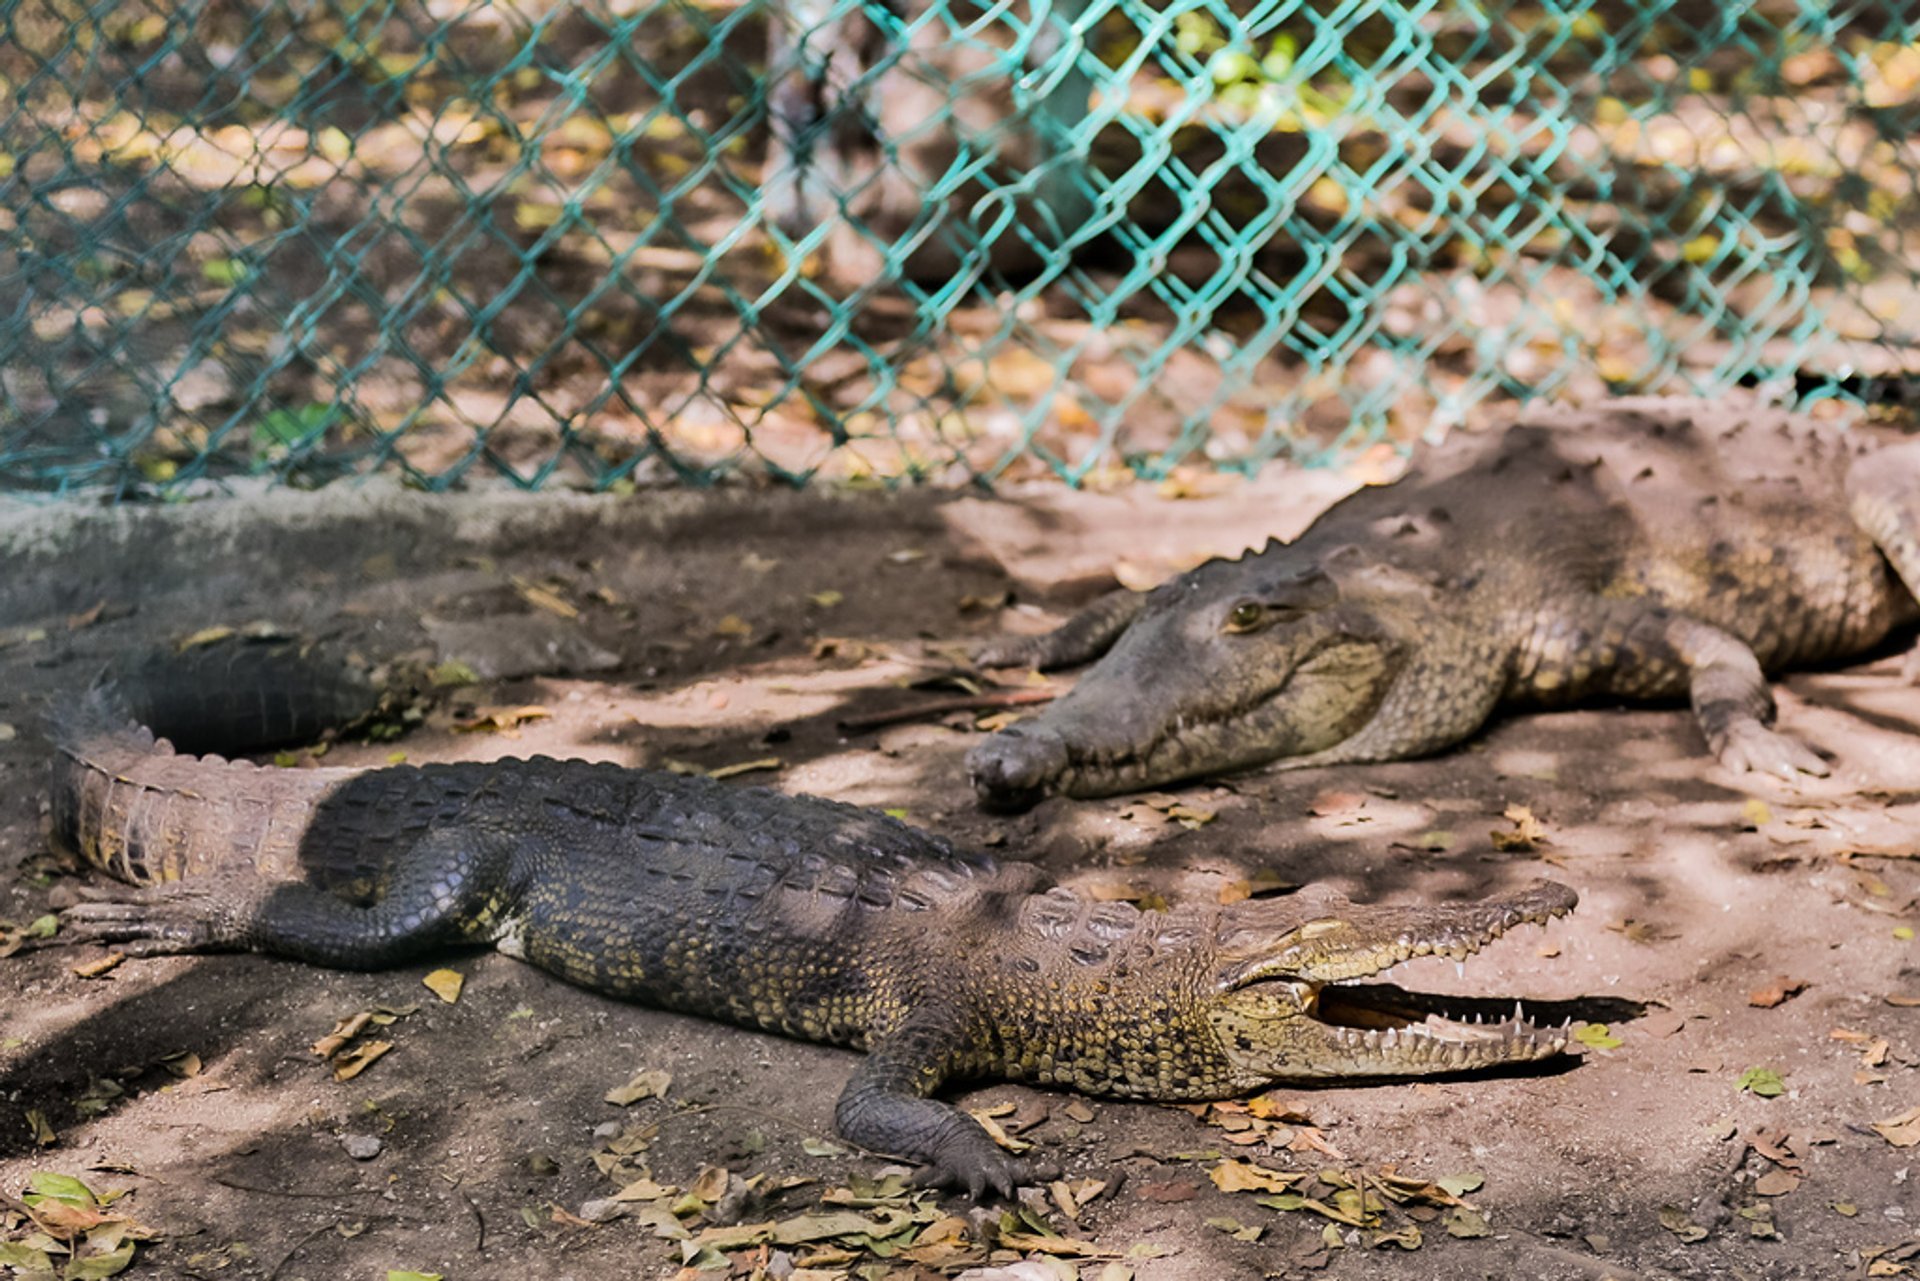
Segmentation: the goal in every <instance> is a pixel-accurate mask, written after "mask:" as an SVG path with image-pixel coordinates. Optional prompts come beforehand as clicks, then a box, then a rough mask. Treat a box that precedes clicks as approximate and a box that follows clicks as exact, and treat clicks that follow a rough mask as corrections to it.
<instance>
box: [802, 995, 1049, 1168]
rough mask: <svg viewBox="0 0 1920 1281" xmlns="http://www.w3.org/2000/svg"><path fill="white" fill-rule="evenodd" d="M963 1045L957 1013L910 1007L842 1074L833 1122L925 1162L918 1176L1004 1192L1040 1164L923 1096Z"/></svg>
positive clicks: (877, 1147) (882, 1148) (858, 1137)
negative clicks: (855, 1067) (1030, 1162)
mask: <svg viewBox="0 0 1920 1281" xmlns="http://www.w3.org/2000/svg"><path fill="white" fill-rule="evenodd" d="M968 1049H969V1043H968V1034H967V1031H966V1028H965V1024H964V1021H963V1019H962V1018H961V1017H960V1016H959V1015H958V1014H956V1013H953V1012H952V1011H950V1010H947V1009H943V1008H936V1007H927V1008H922V1009H920V1010H918V1011H916V1012H915V1013H914V1014H912V1015H910V1016H909V1017H908V1019H907V1021H906V1022H905V1023H904V1024H902V1025H901V1026H900V1027H899V1028H897V1029H896V1030H894V1031H893V1032H891V1033H889V1034H887V1035H886V1036H884V1037H883V1038H881V1039H880V1040H879V1041H878V1042H877V1043H876V1044H875V1045H874V1047H873V1049H872V1052H871V1053H870V1054H869V1055H868V1056H867V1059H866V1061H865V1062H864V1063H862V1064H861V1065H860V1070H859V1071H857V1072H855V1073H854V1074H853V1079H852V1080H850V1081H848V1082H847V1088H846V1089H845V1090H843V1091H842V1092H841V1094H840V1101H839V1103H838V1104H836V1105H835V1107H834V1110H833V1120H834V1125H835V1126H836V1127H837V1128H838V1129H839V1131H840V1134H841V1136H842V1137H844V1138H846V1139H847V1140H848V1141H849V1142H852V1143H857V1144H859V1145H860V1146H861V1147H863V1148H871V1149H873V1150H874V1151H876V1152H885V1153H888V1154H891V1155H893V1156H899V1157H905V1158H906V1159H908V1160H911V1161H917V1162H920V1163H921V1164H923V1165H925V1166H926V1167H927V1169H926V1170H925V1172H924V1173H923V1174H922V1176H921V1178H922V1181H923V1182H925V1183H928V1184H931V1185H933V1186H936V1187H953V1188H963V1189H965V1190H966V1192H967V1195H968V1196H970V1197H972V1198H973V1199H975V1200H978V1199H979V1198H980V1196H981V1194H982V1193H983V1192H985V1191H986V1190H987V1189H989V1188H991V1189H992V1190H993V1191H995V1192H997V1193H998V1194H1000V1195H1001V1196H1002V1197H1006V1198H1009V1199H1010V1198H1011V1197H1012V1196H1013V1193H1014V1189H1015V1188H1016V1187H1018V1186H1020V1185H1022V1184H1027V1183H1034V1182H1036V1181H1038V1179H1039V1177H1040V1172H1038V1171H1035V1170H1033V1169H1031V1168H1030V1167H1029V1166H1028V1165H1027V1163H1026V1162H1024V1161H1020V1160H1017V1159H1015V1158H1014V1157H1013V1156H1011V1155H1010V1154H1009V1153H1007V1152H1006V1151H1004V1150H1002V1149H1001V1148H1000V1147H999V1146H998V1145H996V1144H995V1143H994V1141H993V1140H992V1139H991V1138H989V1137H987V1132H986V1131H985V1130H984V1129H982V1128H981V1127H980V1123H979V1122H978V1121H975V1120H974V1119H973V1118H972V1117H970V1116H968V1115H967V1114H966V1113H964V1112H962V1111H961V1110H960V1109H959V1108H956V1107H954V1106H953V1105H952V1104H951V1103H942V1102H940V1101H939V1100H938V1099H934V1098H929V1097H928V1096H929V1095H931V1094H932V1093H933V1092H934V1091H935V1090H937V1089H939V1088H940V1084H941V1082H942V1081H944V1080H945V1079H946V1078H947V1076H948V1075H949V1073H950V1072H952V1070H953V1068H954V1066H955V1065H956V1064H957V1063H959V1062H960V1061H962V1059H963V1058H964V1057H966V1054H967V1051H968Z"/></svg>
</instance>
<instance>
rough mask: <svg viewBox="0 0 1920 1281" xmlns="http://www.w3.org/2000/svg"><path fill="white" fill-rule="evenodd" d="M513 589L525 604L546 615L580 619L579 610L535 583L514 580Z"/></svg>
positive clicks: (520, 579) (519, 579)
mask: <svg viewBox="0 0 1920 1281" xmlns="http://www.w3.org/2000/svg"><path fill="white" fill-rule="evenodd" d="M513 587H514V590H515V591H517V592H519V593H520V598H521V599H522V600H524V601H526V602H527V604H529V605H532V606H533V607H534V608H535V609H544V610H546V611H547V613H549V614H553V615H556V616H557V617H560V618H578V617H580V611H579V609H577V608H576V607H575V606H574V605H573V604H571V603H570V602H568V601H566V600H563V599H561V597H559V596H558V595H556V594H555V593H554V592H552V591H550V590H549V589H547V588H545V587H542V586H540V585H539V584H537V583H529V582H527V581H526V580H525V579H523V578H515V579H514V580H513Z"/></svg>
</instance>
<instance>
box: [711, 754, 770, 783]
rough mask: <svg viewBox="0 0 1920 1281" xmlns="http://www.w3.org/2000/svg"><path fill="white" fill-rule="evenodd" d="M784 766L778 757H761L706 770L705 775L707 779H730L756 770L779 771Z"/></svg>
mask: <svg viewBox="0 0 1920 1281" xmlns="http://www.w3.org/2000/svg"><path fill="white" fill-rule="evenodd" d="M785 764H786V762H784V761H782V760H781V759H780V758H779V757H778V756H762V757H761V758H759V759H758V760H752V761H738V762H736V763H734V764H732V765H722V766H720V767H719V768H717V769H710V770H707V771H706V775H707V777H708V778H732V777H733V776H734V775H736V774H751V773H753V772H755V771H756V770H770V769H780V768H781V767H782V766H784V765H785Z"/></svg>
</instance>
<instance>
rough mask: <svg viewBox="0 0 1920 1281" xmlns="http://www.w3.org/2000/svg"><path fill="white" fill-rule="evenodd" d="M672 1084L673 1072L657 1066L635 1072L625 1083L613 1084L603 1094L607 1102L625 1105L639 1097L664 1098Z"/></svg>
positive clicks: (637, 1099)
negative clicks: (613, 1085) (611, 1087)
mask: <svg viewBox="0 0 1920 1281" xmlns="http://www.w3.org/2000/svg"><path fill="white" fill-rule="evenodd" d="M672 1084H673V1073H671V1072H665V1071H662V1070H660V1069H659V1068H648V1069H646V1070H644V1071H641V1072H636V1073H635V1074H634V1075H633V1078H632V1079H631V1080H629V1081H628V1082H627V1083H626V1084H625V1085H618V1086H615V1087H614V1088H613V1089H611V1090H608V1091H607V1092H606V1094H605V1096H604V1097H605V1099H606V1101H607V1102H609V1103H611V1104H613V1105H614V1106H615V1107H623V1108H624V1107H627V1106H629V1105H631V1104H634V1103H638V1102H639V1101H640V1100H641V1099H652V1098H665V1097H666V1096H667V1089H668V1087H669V1086H671V1085H672Z"/></svg>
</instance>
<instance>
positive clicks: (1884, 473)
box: [1847, 441, 1920, 684]
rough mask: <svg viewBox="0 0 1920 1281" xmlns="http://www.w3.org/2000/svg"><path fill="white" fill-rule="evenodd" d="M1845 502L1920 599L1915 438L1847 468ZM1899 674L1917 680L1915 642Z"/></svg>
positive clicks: (1919, 652) (1919, 451)
mask: <svg viewBox="0 0 1920 1281" xmlns="http://www.w3.org/2000/svg"><path fill="white" fill-rule="evenodd" d="M1847 502H1848V509H1849V510H1850V511H1851V513H1852V515H1853V519H1854V522H1855V523H1856V524H1858V525H1859V526H1860V528H1861V529H1863V530H1865V531H1866V533H1867V537H1869V538H1871V539H1872V540H1873V542H1874V546H1876V547H1878V548H1879V549H1880V553H1881V555H1883V556H1885V557H1886V558H1887V563H1888V564H1890V565H1892V566H1893V571H1894V573H1895V575H1897V576H1898V578H1899V580H1900V582H1901V583H1902V584H1904V585H1905V587H1906V590H1907V594H1908V595H1909V596H1911V597H1913V598H1914V600H1915V601H1920V441H1909V442H1907V443H1906V444H1902V445H1895V446H1892V447H1890V448H1887V449H1880V450H1875V451H1874V452H1873V453H1871V454H1868V455H1867V456H1865V457H1864V458H1862V459H1860V461H1858V462H1856V463H1855V464H1854V465H1853V467H1852V468H1851V469H1849V471H1848V472H1847ZM1911 608H1912V606H1911V605H1909V607H1908V611H1906V612H1910V611H1911ZM1902 675H1903V676H1904V677H1905V678H1906V680H1907V682H1908V683H1909V684H1920V645H1916V646H1915V647H1914V648H1912V649H1910V650H1908V651H1907V661H1906V666H1905V669H1904V671H1903V672H1902Z"/></svg>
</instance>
